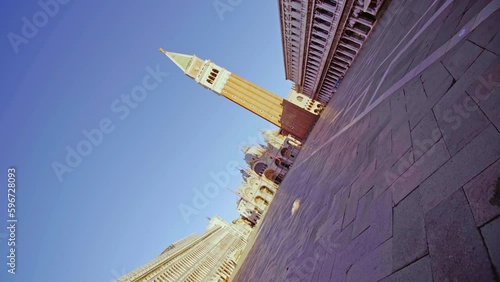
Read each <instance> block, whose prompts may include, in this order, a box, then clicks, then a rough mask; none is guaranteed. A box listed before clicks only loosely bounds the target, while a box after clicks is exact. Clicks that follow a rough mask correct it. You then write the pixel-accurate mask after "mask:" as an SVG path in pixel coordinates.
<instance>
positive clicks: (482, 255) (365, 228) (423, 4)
mask: <svg viewBox="0 0 500 282" xmlns="http://www.w3.org/2000/svg"><path fill="white" fill-rule="evenodd" d="M499 9H500V1H481V0H478V1H467V0H460V1H453V0H448V1H445V0H435V1H432V0H422V1H410V0H406V1H404V0H400V1H398V0H393V1H391V3H390V4H389V5H388V8H387V10H386V11H385V12H384V14H383V15H382V17H381V19H380V20H379V22H378V24H377V26H376V27H375V29H374V31H373V33H372V34H371V35H370V38H369V39H368V41H367V42H366V44H365V46H364V47H363V49H362V50H361V52H360V54H359V55H358V57H357V58H356V60H355V62H354V64H353V65H352V67H351V68H350V70H349V72H348V73H347V75H346V76H345V78H344V80H343V81H342V84H341V85H340V87H339V89H338V92H337V93H336V94H335V96H334V97H333V99H332V100H331V101H330V103H329V104H328V106H327V108H326V109H325V111H324V112H323V114H322V116H321V118H320V120H319V121H318V123H317V124H316V126H315V128H314V129H313V131H312V133H311V135H310V136H309V138H308V140H307V141H306V143H305V144H304V150H303V151H302V152H301V154H300V155H299V156H298V159H297V162H296V163H295V164H294V166H293V168H292V170H291V171H290V172H289V174H288V175H287V177H286V179H285V180H284V181H283V183H282V184H281V186H280V189H279V191H278V193H277V195H276V197H275V199H274V200H273V202H272V205H271V206H270V207H269V210H268V212H267V215H266V218H265V219H264V221H263V222H262V224H261V227H260V231H259V235H258V237H257V239H256V241H255V244H254V245H253V247H252V249H251V250H250V251H249V253H248V256H247V258H246V259H245V261H244V262H243V263H242V265H241V267H240V269H239V271H238V272H237V273H236V275H235V277H234V281H245V282H246V281H379V280H381V281H495V280H496V281H498V279H499V273H500V235H499V234H500V217H499V215H500V131H499V129H500V84H499V83H500V58H499V55H500V10H499ZM296 199H299V200H300V207H299V208H298V210H297V211H296V212H295V213H294V214H292V213H291V208H292V203H293V202H294V201H295V200H296Z"/></svg>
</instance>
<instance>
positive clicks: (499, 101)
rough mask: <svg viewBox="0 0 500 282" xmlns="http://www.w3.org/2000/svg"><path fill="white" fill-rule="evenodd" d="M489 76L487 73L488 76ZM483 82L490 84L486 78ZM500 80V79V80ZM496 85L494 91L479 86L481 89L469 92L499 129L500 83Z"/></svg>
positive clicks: (499, 73)
mask: <svg viewBox="0 0 500 282" xmlns="http://www.w3.org/2000/svg"><path fill="white" fill-rule="evenodd" d="M498 67H499V70H498V75H499V76H500V64H499V65H498ZM488 76H489V75H488V74H487V75H486V77H488ZM491 77H493V75H491ZM483 82H484V84H489V83H488V82H486V79H485V80H484V81H483ZM498 82H500V80H498ZM495 87H496V88H495V89H494V90H492V91H487V90H486V88H483V89H481V88H479V90H480V91H478V92H475V93H474V94H471V93H468V94H469V95H470V96H471V97H472V99H474V101H475V102H476V103H477V104H478V105H479V108H480V109H481V111H483V112H484V114H485V115H486V116H487V117H488V119H489V120H490V121H491V123H493V124H494V125H495V127H496V128H497V129H500V111H499V110H498V109H499V107H500V84H496V85H495ZM482 91H484V92H482Z"/></svg>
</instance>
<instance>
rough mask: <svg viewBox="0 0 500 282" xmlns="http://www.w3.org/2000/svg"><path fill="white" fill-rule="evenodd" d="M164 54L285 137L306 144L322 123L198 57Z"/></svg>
mask: <svg viewBox="0 0 500 282" xmlns="http://www.w3.org/2000/svg"><path fill="white" fill-rule="evenodd" d="M160 52H162V53H163V54H165V55H166V56H167V57H169V58H170V60H172V61H173V62H174V63H175V64H176V65H177V66H178V67H179V68H180V69H181V70H182V71H183V72H184V73H185V74H186V75H187V76H189V77H190V78H192V79H194V80H195V81H196V82H197V83H198V84H200V85H201V86H203V87H205V88H207V89H209V90H212V91H213V92H215V93H216V94H217V95H220V96H223V97H225V98H227V99H229V100H231V101H233V102H234V103H236V104H238V105H240V106H241V107H243V108H245V109H247V110H249V111H250V112H252V113H254V114H256V115H258V116H260V117H261V118H263V119H265V120H267V121H269V122H270V123H272V124H274V125H276V126H278V127H280V128H281V129H282V134H283V135H287V134H292V135H293V136H294V137H295V138H297V139H299V140H304V139H305V138H306V137H307V135H308V134H309V131H310V130H311V129H312V127H313V126H314V123H315V122H316V120H317V119H318V116H317V114H314V113H311V112H308V111H307V110H305V109H304V108H302V107H300V106H297V105H296V104H294V103H291V102H290V101H288V100H285V99H283V98H281V97H280V96H278V95H276V94H274V93H271V92H269V91H267V90H265V89H263V88H262V87H259V86H258V85H256V84H254V83H252V82H250V81H248V80H246V79H244V78H242V77H239V76H237V75H236V74H234V73H231V72H230V71H228V70H226V69H224V68H222V67H220V66H218V65H216V64H214V63H213V62H211V61H210V60H202V59H200V58H198V57H196V56H195V55H184V54H179V53H173V52H167V51H165V50H163V48H160Z"/></svg>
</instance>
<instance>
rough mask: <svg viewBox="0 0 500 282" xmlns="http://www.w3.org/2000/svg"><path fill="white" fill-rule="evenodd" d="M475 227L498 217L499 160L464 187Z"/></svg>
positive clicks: (499, 209) (499, 205) (499, 194)
mask: <svg viewBox="0 0 500 282" xmlns="http://www.w3.org/2000/svg"><path fill="white" fill-rule="evenodd" d="M464 191H465V194H466V195H467V199H468V200H469V205H470V208H471V210H472V214H473V215H474V219H475V221H476V225H477V226H482V225H483V224H485V223H486V222H488V221H490V220H491V219H492V218H494V217H496V216H498V215H500V160H498V161H496V162H495V163H494V164H492V165H491V166H489V167H488V168H487V169H485V170H484V171H483V172H481V174H479V175H477V176H476V177H474V178H473V179H472V180H471V181H470V182H469V183H467V184H465V185H464Z"/></svg>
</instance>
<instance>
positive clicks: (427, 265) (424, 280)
mask: <svg viewBox="0 0 500 282" xmlns="http://www.w3.org/2000/svg"><path fill="white" fill-rule="evenodd" d="M393 243H394V242H393ZM392 260H393V263H394V262H395V260H394V257H393V259H392ZM406 281H411V282H432V281H433V280H432V270H431V260H430V258H429V256H425V257H423V258H421V259H419V260H418V261H416V262H414V263H412V264H410V265H409V266H407V267H405V268H403V269H401V270H399V271H398V272H395V273H393V274H391V275H390V276H388V277H386V278H384V279H382V280H380V282H406Z"/></svg>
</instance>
